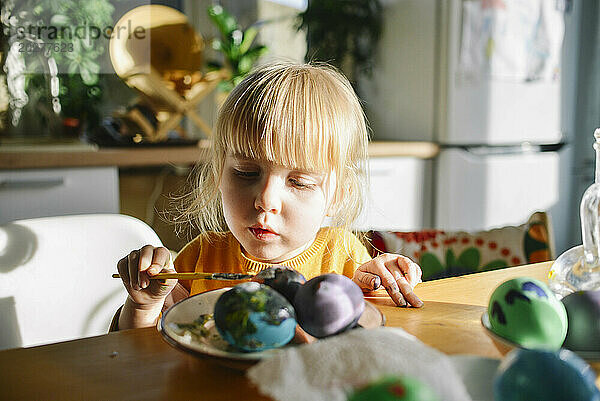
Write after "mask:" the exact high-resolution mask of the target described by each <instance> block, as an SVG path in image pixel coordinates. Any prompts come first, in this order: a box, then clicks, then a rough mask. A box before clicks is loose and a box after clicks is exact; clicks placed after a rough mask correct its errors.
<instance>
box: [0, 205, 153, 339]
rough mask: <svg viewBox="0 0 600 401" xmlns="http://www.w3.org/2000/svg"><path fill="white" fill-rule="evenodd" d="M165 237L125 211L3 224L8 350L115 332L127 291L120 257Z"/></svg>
mask: <svg viewBox="0 0 600 401" xmlns="http://www.w3.org/2000/svg"><path fill="white" fill-rule="evenodd" d="M145 244H152V245H154V246H160V245H162V244H161V241H160V239H159V238H158V236H157V235H156V233H155V232H154V231H153V230H152V228H150V227H149V226H148V225H147V224H146V223H144V222H142V221H140V220H138V219H136V218H133V217H130V216H125V215H119V214H87V215H75V216H57V217H45V218H36V219H29V220H18V221H14V222H12V223H8V224H5V225H2V226H0V350H1V349H7V348H15V347H27V346H33V345H41V344H48V343H53V342H59V341H66V340H72V339H76V338H81V337H89V336H94V335H99V334H103V333H106V332H108V328H109V325H110V320H111V318H112V316H113V314H114V313H115V311H116V310H117V308H118V307H119V306H120V305H122V304H123V302H124V301H125V299H126V297H127V292H126V291H125V289H124V287H123V285H122V283H121V280H119V279H114V278H112V277H111V274H112V273H116V271H117V267H116V265H117V261H118V260H119V259H120V258H122V257H123V256H125V255H126V254H127V253H129V252H130V251H131V250H133V249H137V248H140V247H141V246H143V245H145Z"/></svg>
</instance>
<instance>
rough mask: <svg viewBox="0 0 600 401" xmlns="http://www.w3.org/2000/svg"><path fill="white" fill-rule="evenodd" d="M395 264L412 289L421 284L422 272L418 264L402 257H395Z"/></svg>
mask: <svg viewBox="0 0 600 401" xmlns="http://www.w3.org/2000/svg"><path fill="white" fill-rule="evenodd" d="M396 263H397V266H398V268H399V269H400V271H401V272H402V274H403V275H404V277H406V280H407V281H408V284H410V286H411V287H412V288H414V287H415V286H416V285H417V284H419V283H420V282H421V274H422V272H421V268H420V267H419V265H418V264H416V263H415V262H413V261H412V260H410V259H409V258H407V257H406V256H402V255H397V259H396Z"/></svg>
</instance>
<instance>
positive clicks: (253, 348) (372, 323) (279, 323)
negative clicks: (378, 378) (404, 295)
mask: <svg viewBox="0 0 600 401" xmlns="http://www.w3.org/2000/svg"><path fill="white" fill-rule="evenodd" d="M384 323H385V319H384V317H383V315H382V314H381V312H380V311H379V310H378V309H377V308H375V306H373V305H372V304H370V303H368V302H367V301H365V300H364V297H363V294H362V290H361V289H360V288H359V287H358V286H357V285H356V284H355V283H354V282H352V280H351V279H349V278H347V277H345V276H342V275H338V274H323V275H320V276H317V277H314V278H313V279H311V280H308V281H306V279H305V278H304V277H303V276H302V275H301V274H300V273H298V272H297V271H295V270H292V269H288V268H286V267H272V268H269V269H266V270H264V271H262V272H261V273H259V274H258V275H257V276H255V277H254V278H253V279H252V281H249V282H243V283H241V284H238V285H236V286H234V287H228V288H221V289H217V290H213V291H208V292H205V293H201V294H197V295H194V296H191V297H189V298H186V299H184V300H182V301H180V302H179V303H177V304H175V305H173V306H172V307H171V308H169V309H168V310H167V311H166V312H165V313H163V315H162V318H161V319H160V321H159V323H158V326H157V328H158V330H159V331H160V332H161V334H162V335H163V338H164V339H165V340H166V341H167V342H168V343H169V344H171V345H173V346H174V347H176V348H178V349H180V350H183V351H185V352H189V353H192V354H196V355H201V356H209V357H214V358H217V359H218V360H219V361H221V362H225V364H227V365H228V366H232V367H240V368H245V367H248V366H250V365H251V364H253V363H256V362H258V361H260V360H261V359H263V358H267V357H270V356H273V355H275V354H277V353H278V352H281V350H282V349H284V348H286V347H292V346H294V344H297V343H298V342H300V343H301V342H307V341H311V340H312V341H314V340H315V339H318V338H324V337H329V336H334V335H336V334H339V333H342V332H345V331H347V330H351V329H353V328H356V327H365V328H372V327H377V326H382V325H384ZM306 339H308V340H306Z"/></svg>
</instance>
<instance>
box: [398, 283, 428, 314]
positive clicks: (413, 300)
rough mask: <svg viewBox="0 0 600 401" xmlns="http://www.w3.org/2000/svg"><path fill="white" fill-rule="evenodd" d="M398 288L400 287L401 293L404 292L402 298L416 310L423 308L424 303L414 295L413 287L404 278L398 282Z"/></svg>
mask: <svg viewBox="0 0 600 401" xmlns="http://www.w3.org/2000/svg"><path fill="white" fill-rule="evenodd" d="M397 283H398V286H399V287H400V292H402V296H403V297H404V299H406V301H408V303H409V304H411V305H412V306H414V307H415V308H420V307H421V306H423V301H421V299H420V298H419V297H418V296H417V294H415V293H414V291H413V287H412V286H411V285H410V284H409V283H408V281H406V279H405V278H404V277H403V278H401V279H399V280H398V281H397Z"/></svg>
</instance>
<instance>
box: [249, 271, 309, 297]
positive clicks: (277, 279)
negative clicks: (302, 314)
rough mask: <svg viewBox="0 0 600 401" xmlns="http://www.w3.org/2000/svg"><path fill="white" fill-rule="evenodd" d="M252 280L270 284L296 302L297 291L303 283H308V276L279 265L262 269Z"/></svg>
mask: <svg viewBox="0 0 600 401" xmlns="http://www.w3.org/2000/svg"><path fill="white" fill-rule="evenodd" d="M252 281H256V282H257V283H261V284H265V285H268V286H269V287H271V288H273V289H274V290H275V291H277V292H279V293H280V294H281V295H283V296H284V297H285V298H286V299H287V300H288V301H290V302H294V297H295V296H296V292H297V291H298V288H300V286H301V285H302V284H304V283H306V278H305V277H304V276H303V275H302V274H301V273H300V272H298V271H297V270H294V269H290V268H288V267H285V266H277V267H269V268H268V269H265V270H262V271H261V272H259V273H258V274H257V275H256V276H254V277H253V278H252Z"/></svg>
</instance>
